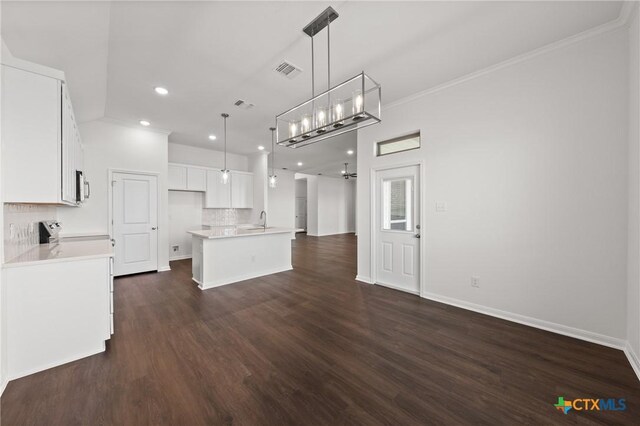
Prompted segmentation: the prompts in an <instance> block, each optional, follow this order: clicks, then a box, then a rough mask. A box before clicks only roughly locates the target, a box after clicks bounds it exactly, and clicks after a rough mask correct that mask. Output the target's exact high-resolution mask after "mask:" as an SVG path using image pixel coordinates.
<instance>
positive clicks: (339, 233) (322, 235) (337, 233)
mask: <svg viewBox="0 0 640 426" xmlns="http://www.w3.org/2000/svg"><path fill="white" fill-rule="evenodd" d="M353 233H354V232H353V231H344V232H330V233H328V234H310V233H309V232H308V231H307V235H309V236H310V237H329V236H331V235H344V234H353Z"/></svg>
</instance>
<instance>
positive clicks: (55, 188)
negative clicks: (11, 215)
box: [1, 65, 82, 205]
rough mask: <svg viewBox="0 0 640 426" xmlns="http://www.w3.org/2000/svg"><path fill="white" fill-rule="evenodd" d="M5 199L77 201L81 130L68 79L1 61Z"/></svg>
mask: <svg viewBox="0 0 640 426" xmlns="http://www.w3.org/2000/svg"><path fill="white" fill-rule="evenodd" d="M1 90H2V145H3V153H2V154H3V155H2V175H3V183H4V202H8V203H46V204H67V205H76V204H77V203H76V170H80V169H79V167H82V166H81V164H82V159H81V158H78V157H79V156H80V155H81V153H82V146H81V141H80V133H79V131H78V127H77V124H76V122H75V118H74V114H73V109H72V107H71V100H70V99H69V95H68V93H67V90H66V87H65V84H64V83H63V82H62V81H61V80H59V79H57V78H53V77H49V76H45V75H42V74H38V73H36V72H31V71H26V70H22V69H19V68H15V67H12V66H7V65H2V87H1Z"/></svg>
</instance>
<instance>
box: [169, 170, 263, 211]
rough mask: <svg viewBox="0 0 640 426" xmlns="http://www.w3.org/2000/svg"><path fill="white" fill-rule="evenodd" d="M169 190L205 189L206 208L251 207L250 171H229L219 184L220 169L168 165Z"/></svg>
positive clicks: (251, 186)
mask: <svg viewBox="0 0 640 426" xmlns="http://www.w3.org/2000/svg"><path fill="white" fill-rule="evenodd" d="M169 190H173V191H198V192H199V191H202V192H205V197H204V208H205V209H229V208H234V209H250V208H252V207H253V173H249V172H237V171H232V172H231V176H229V182H227V183H226V184H224V183H222V172H221V171H220V170H217V169H208V168H204V167H199V166H190V165H188V164H173V163H171V164H169Z"/></svg>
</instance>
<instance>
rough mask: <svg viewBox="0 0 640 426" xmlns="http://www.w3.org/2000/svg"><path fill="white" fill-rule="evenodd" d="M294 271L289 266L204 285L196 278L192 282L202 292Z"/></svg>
mask: <svg viewBox="0 0 640 426" xmlns="http://www.w3.org/2000/svg"><path fill="white" fill-rule="evenodd" d="M292 269H293V267H292V266H291V265H288V266H283V267H280V268H273V269H269V270H264V271H258V272H250V273H247V274H241V275H237V276H235V277H231V278H225V279H224V280H219V281H213V282H207V283H202V282H200V281H198V280H196V279H195V278H192V280H193V281H195V282H196V283H197V284H198V287H200V290H208V289H210V288H215V287H221V286H223V285H227V284H233V283H237V282H238V281H244V280H250V279H252V278H258V277H264V276H265V275H271V274H277V273H279V272H285V271H291V270H292Z"/></svg>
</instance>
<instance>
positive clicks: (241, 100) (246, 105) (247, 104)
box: [233, 99, 255, 109]
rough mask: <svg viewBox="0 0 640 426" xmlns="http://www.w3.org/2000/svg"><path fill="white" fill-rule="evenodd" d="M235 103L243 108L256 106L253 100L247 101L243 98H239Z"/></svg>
mask: <svg viewBox="0 0 640 426" xmlns="http://www.w3.org/2000/svg"><path fill="white" fill-rule="evenodd" d="M233 104H234V105H235V106H237V107H238V108H242V109H251V108H253V107H254V106H255V105H254V104H252V103H251V102H247V101H245V100H243V99H238V100H237V101H235V102H234V103H233Z"/></svg>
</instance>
